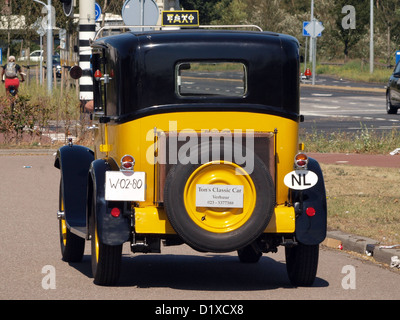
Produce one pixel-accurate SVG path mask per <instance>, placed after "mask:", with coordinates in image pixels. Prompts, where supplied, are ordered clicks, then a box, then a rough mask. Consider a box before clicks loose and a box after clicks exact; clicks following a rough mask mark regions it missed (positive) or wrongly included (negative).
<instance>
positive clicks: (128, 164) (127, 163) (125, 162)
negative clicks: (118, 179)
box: [121, 154, 135, 170]
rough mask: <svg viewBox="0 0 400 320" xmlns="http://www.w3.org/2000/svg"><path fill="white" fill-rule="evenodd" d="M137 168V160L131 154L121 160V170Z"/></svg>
mask: <svg viewBox="0 0 400 320" xmlns="http://www.w3.org/2000/svg"><path fill="white" fill-rule="evenodd" d="M134 166H135V159H134V158H133V157H132V156H130V155H129V154H127V155H124V156H123V157H122V158H121V170H133V167H134Z"/></svg>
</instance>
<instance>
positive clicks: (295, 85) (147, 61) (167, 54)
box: [93, 29, 299, 117]
mask: <svg viewBox="0 0 400 320" xmlns="http://www.w3.org/2000/svg"><path fill="white" fill-rule="evenodd" d="M93 46H94V47H100V48H107V49H106V57H107V65H108V68H109V69H112V70H113V74H114V80H113V81H111V82H110V92H111V94H109V95H108V96H109V100H110V104H111V105H110V107H111V108H113V109H115V112H116V113H117V114H120V115H122V114H132V113H143V112H145V110H143V109H148V108H151V110H156V109H154V108H155V107H157V108H158V109H157V110H159V111H161V110H162V109H163V108H162V106H165V107H166V106H174V107H179V106H180V105H190V104H195V103H202V104H204V105H205V106H206V105H207V104H212V103H213V104H215V103H218V104H219V105H221V108H222V109H224V108H225V109H226V108H227V109H229V107H228V106H227V105H224V104H229V105H230V106H231V108H235V106H236V105H240V106H239V107H242V108H243V107H244V105H246V107H248V108H250V109H251V108H252V106H253V107H254V108H255V109H257V110H258V111H256V112H262V110H264V111H265V112H271V110H275V111H276V112H285V113H287V114H290V115H291V117H293V116H294V117H295V116H297V115H298V113H299V49H298V48H299V45H298V41H297V39H295V38H294V37H291V36H287V35H283V34H277V33H272V32H258V31H231V30H203V29H190V30H168V31H167V30H162V31H145V32H126V33H123V34H119V35H115V36H110V37H105V38H101V39H98V40H97V41H95V42H94V43H93ZM202 60H209V61H211V60H213V61H240V62H243V63H244V64H245V65H246V67H247V69H248V94H247V95H246V96H245V97H241V98H235V99H232V98H230V99H226V100H224V99H220V98H219V99H207V100H201V101H199V99H193V98H184V99H183V98H182V97H179V96H178V95H177V94H176V90H175V85H176V83H175V66H176V64H177V63H179V62H184V61H202ZM256 106H257V107H256ZM182 108H185V106H182ZM149 110H150V109H148V110H147V111H148V112H150V111H149ZM260 110H261V111H260ZM268 110H269V111H268Z"/></svg>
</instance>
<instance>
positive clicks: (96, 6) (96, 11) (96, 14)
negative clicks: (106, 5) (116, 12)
mask: <svg viewBox="0 0 400 320" xmlns="http://www.w3.org/2000/svg"><path fill="white" fill-rule="evenodd" d="M100 16H101V7H100V5H99V4H98V3H97V2H95V3H94V20H95V21H97V20H98V19H99V18H100Z"/></svg>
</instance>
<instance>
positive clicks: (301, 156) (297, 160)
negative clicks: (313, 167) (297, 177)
mask: <svg viewBox="0 0 400 320" xmlns="http://www.w3.org/2000/svg"><path fill="white" fill-rule="evenodd" d="M307 164H308V157H307V155H306V154H305V153H301V152H300V153H298V154H296V156H295V157H294V167H295V169H307Z"/></svg>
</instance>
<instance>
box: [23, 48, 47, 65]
mask: <svg viewBox="0 0 400 320" xmlns="http://www.w3.org/2000/svg"><path fill="white" fill-rule="evenodd" d="M29 56H30V61H31V62H39V61H40V60H41V59H43V50H35V51H33V52H32V53H31V54H30V55H29ZM19 60H20V61H28V57H21V58H20V59H19Z"/></svg>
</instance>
